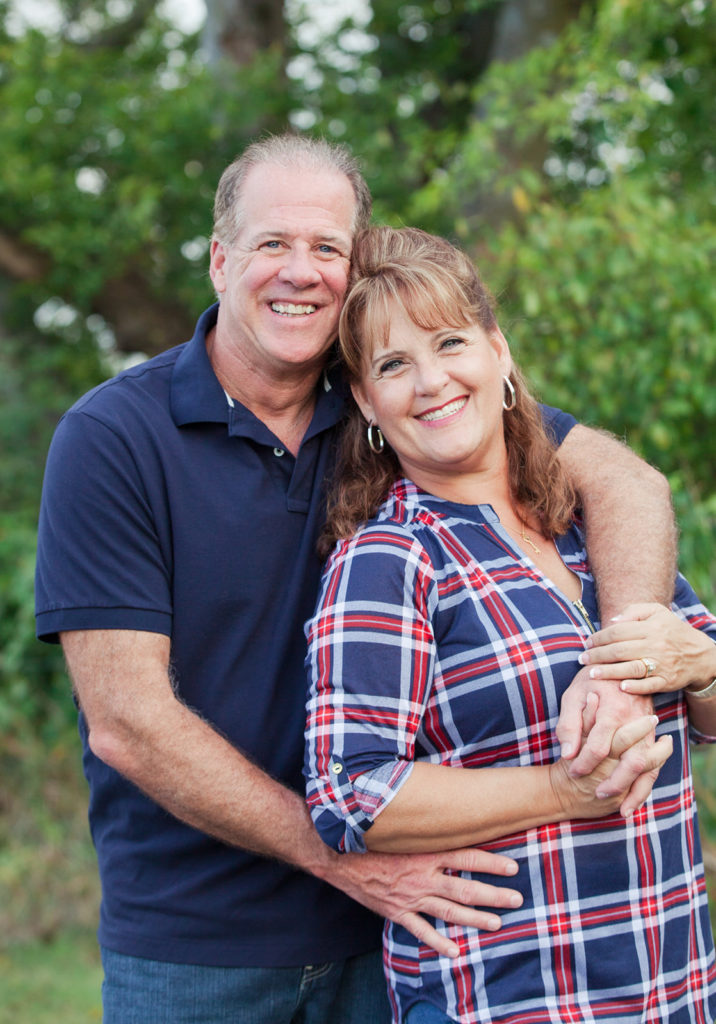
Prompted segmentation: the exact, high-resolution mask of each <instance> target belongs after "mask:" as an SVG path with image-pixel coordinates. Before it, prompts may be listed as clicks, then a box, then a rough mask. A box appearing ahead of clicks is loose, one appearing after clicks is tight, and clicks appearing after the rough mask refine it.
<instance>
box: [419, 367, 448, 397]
mask: <svg viewBox="0 0 716 1024" xmlns="http://www.w3.org/2000/svg"><path fill="white" fill-rule="evenodd" d="M447 379H448V375H447V373H446V372H445V369H444V367H443V366H442V364H441V363H440V361H439V360H438V359H428V360H424V361H423V362H421V363H420V365H419V366H418V367H417V375H416V381H415V390H416V392H417V393H418V394H419V395H436V394H437V393H438V392H439V391H441V390H442V388H443V387H444V386H445V383H446V381H447Z"/></svg>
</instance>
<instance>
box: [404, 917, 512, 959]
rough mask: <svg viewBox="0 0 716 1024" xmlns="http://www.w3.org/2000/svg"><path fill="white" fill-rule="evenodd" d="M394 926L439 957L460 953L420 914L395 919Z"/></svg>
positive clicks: (453, 955) (492, 929) (455, 946)
mask: <svg viewBox="0 0 716 1024" xmlns="http://www.w3.org/2000/svg"><path fill="white" fill-rule="evenodd" d="M497 920H498V921H499V920H500V919H499V918H498V919H497ZM396 924H401V925H402V926H403V928H405V929H407V931H409V932H410V934H411V935H414V936H415V938H416V939H417V940H418V942H422V943H424V944H425V945H426V946H430V948H431V949H434V950H435V952H436V953H439V954H440V956H448V957H450V958H451V959H453V958H454V957H456V956H458V955H459V953H460V948H459V946H458V945H457V943H456V942H453V941H452V939H449V938H448V937H447V936H446V935H441V934H440V932H438V931H436V929H435V928H433V926H432V925H431V924H428V922H427V921H426V920H425V918H424V917H421V916H420V914H405V915H404V916H403V917H400V918H396ZM498 928H499V924H498ZM486 931H497V929H496V928H487V929H486Z"/></svg>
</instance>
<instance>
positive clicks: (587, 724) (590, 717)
mask: <svg viewBox="0 0 716 1024" xmlns="http://www.w3.org/2000/svg"><path fill="white" fill-rule="evenodd" d="M598 709H599V697H598V696H597V694H596V693H590V694H587V703H586V705H585V707H584V713H583V714H582V731H583V734H584V735H585V736H586V735H587V734H588V733H590V732H591V731H592V729H593V728H594V726H595V725H596V721H597V711H598Z"/></svg>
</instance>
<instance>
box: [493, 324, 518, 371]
mask: <svg viewBox="0 0 716 1024" xmlns="http://www.w3.org/2000/svg"><path fill="white" fill-rule="evenodd" d="M487 338H488V341H489V342H490V344H491V345H492V347H493V349H494V350H495V352H496V354H497V358H498V360H499V363H500V369H501V370H502V372H503V373H504V375H505V376H506V377H509V375H510V370H511V369H512V356H511V355H510V346H509V345H508V344H507V339H506V338H505V336H504V334H503V333H502V331H501V330H500V328H499V327H498V326H497V325H495V326H494V327H493V328H492V330H490V331H488V334H487Z"/></svg>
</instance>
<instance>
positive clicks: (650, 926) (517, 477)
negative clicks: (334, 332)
mask: <svg viewBox="0 0 716 1024" xmlns="http://www.w3.org/2000/svg"><path fill="white" fill-rule="evenodd" d="M340 340H341V349H342V353H343V357H344V361H345V363H346V366H347V370H348V374H349V377H350V380H351V389H352V392H353V395H354V397H355V400H356V403H357V408H356V409H355V410H354V411H353V413H352V416H351V421H350V423H349V426H348V431H347V434H346V440H345V447H344V451H343V457H342V468H341V473H340V477H339V480H338V483H337V486H336V488H335V490H334V494H333V497H332V499H331V503H330V514H329V522H328V526H327V530H326V534H325V537H324V539H323V543H324V550H325V551H327V550H329V549H330V548H332V547H333V545H334V543H336V542H337V547H336V549H335V552H334V554H333V555H332V557H331V559H330V560H329V562H328V564H327V566H326V570H325V573H324V578H323V584H322V590H321V594H320V597H319V603H318V607H317V611H316V615H315V617H314V618H313V619H312V620H311V621H310V622H309V624H308V627H307V628H308V638H309V655H308V659H307V664H308V666H309V669H310V676H311V690H310V695H309V701H308V723H307V756H306V775H307V778H308V801H309V806H310V808H311V813H312V816H313V819H314V822H315V824H316V827H317V828H318V830H319V832H320V833H321V835H322V836H323V838H324V840H325V841H326V842H328V843H329V844H330V845H332V846H334V847H335V848H336V849H339V850H363V849H366V848H367V849H371V850H382V851H420V850H436V849H446V848H449V847H457V846H463V845H467V844H471V843H480V844H481V845H487V846H488V848H490V849H492V850H495V851H499V852H502V853H505V854H508V855H509V856H511V857H513V858H515V859H516V860H517V861H518V862H519V863H520V865H521V869H520V872H519V875H518V876H517V881H516V882H515V883H514V884H515V887H516V888H520V889H521V891H522V893H523V896H524V903H523V906H522V907H521V908H519V909H517V910H514V911H509V912H507V913H506V914H505V915H504V917H503V926H502V929H501V931H500V932H498V933H496V934H491V933H487V932H478V931H477V930H474V929H468V928H463V927H457V926H452V925H449V924H442V923H441V922H437V923H436V927H438V928H440V929H442V930H443V932H444V933H446V934H448V935H449V936H450V937H451V938H452V939H453V940H454V942H455V943H456V945H457V947H458V949H459V953H458V956H457V957H456V958H455V959H453V960H450V959H448V958H445V957H440V956H439V955H437V954H435V953H433V952H432V951H431V950H430V949H428V948H427V947H425V946H421V945H420V944H419V943H418V941H417V940H416V939H414V938H413V937H412V936H411V935H409V934H408V933H407V932H406V931H405V930H403V929H401V928H400V927H399V926H396V925H393V924H388V925H387V926H386V933H385V959H386V971H387V975H388V979H389V982H390V989H391V998H392V1001H393V1007H394V1013H395V1018H396V1020H400V1021H404V1020H405V1021H408V1022H409V1024H419V1022H428V1021H431V1022H432V1021H438V1022H445V1021H460V1022H462V1024H467V1022H477V1021H480V1022H486V1021H490V1022H497V1021H499V1022H505V1024H506V1022H510V1024H515V1022H535V1021H560V1022H561V1021H585V1020H599V1021H611V1022H616V1021H620V1022H623V1021H654V1020H667V1019H668V1020H670V1021H678V1022H681V1021H689V1022H691V1021H706V1020H713V1018H714V1014H715V1013H716V968H715V966H714V950H713V940H712V937H711V932H710V926H709V919H708V912H707V905H706V895H705V887H704V876H703V866H702V863H701V854H700V848H699V840H698V831H697V825H696V810H695V806H694V799H693V791H692V786H691V777H690V768H689V757H688V749H687V731H688V720H687V705H688V718H690V721H691V728H692V729H695V730H698V732H699V734H704V735H705V736H713V735H715V734H716V700H714V699H713V697H712V696H711V694H712V690H711V689H708V695H707V696H706V697H701V696H699V695H687V696H685V695H684V693H683V691H674V692H671V693H667V694H661V695H658V696H657V698H656V702H655V703H656V708H657V712H658V726H657V733H658V734H659V737H660V738H659V739H658V741H657V742H656V744H655V745H654V746H652V747H651V748H650V751H651V752H650V754H649V758H650V759H649V760H647V761H646V762H645V770H647V771H652V772H654V773H655V772H656V770H657V769H658V767H659V765H660V764H662V763H663V761H664V760H665V759H666V758H667V757H668V755H669V753H670V751H671V748H672V743H673V746H674V753H673V756H671V757H669V760H668V762H667V764H666V766H665V767H664V768H662V770H661V773H660V775H659V778H658V780H657V783H656V785H655V787H654V791H653V794H652V796H651V797H650V799H649V800H647V801H646V802H645V804H644V806H642V807H640V808H638V809H637V810H636V811H635V813H633V814H632V815H630V816H629V817H628V818H624V817H622V816H620V814H619V813H618V809H619V807H620V805H621V804H622V801H623V800H624V797H625V795H624V794H617V795H615V796H606V797H603V798H601V799H600V796H599V795H597V794H599V793H601V792H602V791H600V790H599V784H600V782H603V780H604V779H605V778H606V777H607V776H608V775H609V774H610V772H611V769H612V767H613V763H614V762H613V760H611V758H614V757H618V756H619V754H620V753H621V752H622V750H623V749H625V748H626V747H628V746H630V745H631V744H633V743H635V742H637V741H638V739H639V737H640V736H643V735H644V734H645V733H646V732H647V730H649V729H650V728H651V724H652V723H651V721H649V720H646V721H645V720H643V719H642V720H640V721H639V722H637V723H632V724H631V725H629V726H625V727H623V728H622V729H621V730H619V732H618V733H617V734H616V736H615V740H614V744H613V747H612V750H611V758H610V759H608V760H607V761H606V762H605V763H604V764H602V765H600V766H599V768H598V769H596V770H595V772H594V773H593V775H591V776H589V777H587V778H584V779H581V780H575V779H572V778H571V777H570V775H569V773H568V772H567V770H566V766H565V764H564V762H563V761H562V760H560V759H559V755H558V750H557V743H556V740H555V737H554V726H555V722H556V720H557V716H558V712H559V703H560V698H561V695H562V693H563V692H564V690H565V689H566V687H567V686H568V684H569V682H570V681H571V680H572V678H573V676H574V675H575V673H576V672H577V670H578V669H579V662H578V658H579V657H580V655H582V658H583V659H584V656H585V650H586V648H587V642H588V639H589V637H590V635H591V633H592V632H593V631H594V629H595V627H596V626H597V621H596V620H597V607H596V602H595V595H594V586H593V581H592V578H591V576H590V573H589V567H588V565H587V563H586V552H585V550H584V543H583V538H582V535H581V532H580V530H579V526H578V524H577V522H576V519H575V496H574V494H573V493H572V492H571V490H570V488H569V486H568V484H567V482H566V480H565V478H564V476H563V474H562V472H561V470H560V467H559V462H558V460H557V458H556V455H555V452H554V448H553V445H552V443H551V442H550V439H549V437H548V436H547V434H546V433H545V430H544V428H543V425H542V417H541V414H540V411H539V407H538V406H536V404H535V402H534V400H533V399H532V398H531V397H530V396H529V394H528V392H527V390H526V388H525V385H524V382H523V380H522V378H521V376H520V374H519V372H518V371H517V369H516V368H515V366H514V364H513V363H512V360H511V357H510V353H509V349H508V346H507V343H506V341H505V339H504V337H503V335H502V333H501V332H500V330H499V328H498V326H497V323H496V321H495V318H494V315H493V312H492V308H491V304H490V300H489V296H488V294H487V292H486V291H485V289H484V287H483V285H482V283H481V282H480V280H479V278H478V276H477V274H476V273H475V271H474V268H473V267H472V265H471V264H470V262H469V261H468V260H467V259H466V257H465V256H464V255H463V254H461V253H460V252H459V251H458V250H456V249H454V248H453V247H452V246H450V245H449V244H448V243H447V242H445V241H443V240H441V239H437V238H433V237H432V236H429V235H425V234H424V233H423V232H420V231H416V230H413V229H404V230H400V231H396V230H393V229H390V228H377V229H370V230H369V231H367V232H365V233H363V234H362V235H360V236H359V238H358V240H357V242H356V245H355V249H354V253H353V282H352V288H351V291H350V293H349V296H348V299H347V301H346V304H345V307H344V310H343V315H342V318H341V326H340ZM361 524H363V525H361ZM676 606H678V615H679V616H680V617H681V618H682V619H684V620H686V619H688V620H690V621H691V622H692V623H694V624H696V625H698V626H699V627H700V628H701V629H702V630H703V631H704V632H705V633H706V634H708V633H710V634H711V636H712V637H716V620H714V618H713V617H712V616H710V615H709V614H708V613H707V612H706V610H705V609H703V607H702V606H700V605H699V603H698V601H697V599H696V598H695V596H694V594H693V592H692V591H691V590H690V588H689V587H688V584H687V583H686V581H684V580H680V581H679V586H678V593H677V602H676ZM674 619H676V616H674ZM675 628H676V627H675ZM680 628H684V629H686V628H687V627H686V626H682V624H680ZM688 628H690V627H688ZM677 632H678V629H677ZM606 639H607V641H608V640H609V637H607V638H606ZM702 642H703V644H705V645H706V646H707V647H710V646H712V644H711V641H710V640H709V639H708V637H707V636H704V637H703V640H702ZM631 650H632V648H630V651H631ZM592 651H595V648H592ZM590 653H591V652H590ZM587 657H589V655H587ZM596 660H597V658H596V656H595V661H596ZM649 665H650V663H648V662H645V666H646V667H647V668H648V667H649ZM592 671H595V672H599V671H604V669H603V668H594V669H592ZM633 674H634V670H633V668H632V669H631V670H630V671H626V670H625V671H622V673H621V675H618V674H617V675H618V677H619V678H624V677H627V678H628V677H629V676H630V675H633ZM714 674H715V675H716V671H715V672H714ZM699 688H701V687H699Z"/></svg>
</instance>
